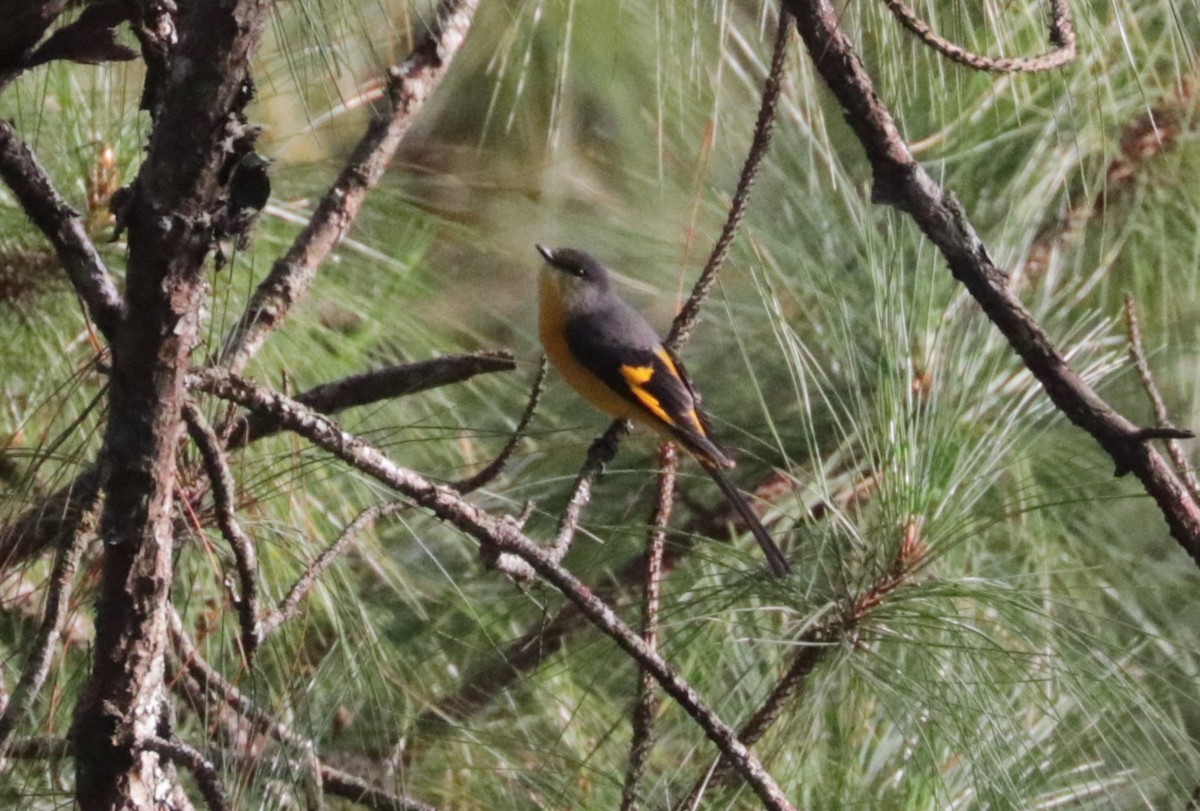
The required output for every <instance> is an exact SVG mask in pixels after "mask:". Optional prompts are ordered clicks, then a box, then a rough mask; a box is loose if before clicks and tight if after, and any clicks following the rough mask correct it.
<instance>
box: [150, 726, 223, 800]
mask: <svg viewBox="0 0 1200 811" xmlns="http://www.w3.org/2000/svg"><path fill="white" fill-rule="evenodd" d="M138 746H139V747H141V748H142V749H145V750H148V751H150V752H154V753H155V754H158V755H161V756H162V757H164V758H166V759H167V760H169V761H170V762H171V763H174V764H175V765H176V766H181V767H183V768H185V769H187V770H188V771H189V772H191V773H192V776H193V777H195V778H196V785H197V786H198V787H199V788H200V794H201V796H203V797H204V802H206V803H208V807H209V808H211V809H212V811H225V809H227V808H229V803H228V801H227V800H226V799H225V789H224V788H223V787H222V786H221V776H220V775H219V774H217V768H216V767H215V766H213V764H212V763H211V762H210V761H209V760H208V759H207V758H205V757H204V755H202V754H200V752H199V751H198V750H196V749H194V748H192V747H191V746H188V745H187V744H186V743H184V742H183V741H176V740H171V741H168V740H166V739H164V738H157V737H151V738H146V739H144V740H141V741H139V742H138Z"/></svg>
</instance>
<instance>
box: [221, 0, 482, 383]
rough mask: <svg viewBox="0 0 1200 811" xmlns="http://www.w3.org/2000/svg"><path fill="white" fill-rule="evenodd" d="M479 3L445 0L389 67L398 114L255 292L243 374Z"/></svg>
mask: <svg viewBox="0 0 1200 811" xmlns="http://www.w3.org/2000/svg"><path fill="white" fill-rule="evenodd" d="M478 5H479V2H478V0H440V2H439V3H438V6H437V10H436V12H435V20H434V21H433V23H432V24H430V26H429V27H428V29H426V31H425V32H424V33H423V34H422V35H421V37H420V39H418V41H417V44H416V46H415V47H414V48H413V51H412V53H410V54H409V56H408V58H407V59H406V60H405V61H404V62H403V63H401V64H400V65H399V66H397V67H394V68H392V69H390V70H389V71H388V96H389V98H390V100H391V103H392V110H391V112H390V113H389V114H388V115H387V116H386V117H384V118H381V119H378V120H376V121H374V122H372V123H371V125H370V126H369V127H368V128H367V131H366V132H365V133H364V134H363V137H362V139H361V140H360V141H359V142H358V146H356V147H355V149H354V152H353V153H352V154H351V156H350V160H349V161H348V162H347V164H346V166H345V167H343V168H342V171H341V173H340V174H339V175H338V177H337V180H335V181H334V183H333V185H332V186H331V187H330V189H329V191H328V192H326V193H325V196H324V197H323V198H321V202H320V203H319V204H318V205H317V209H316V211H315V212H313V216H312V219H310V220H309V221H308V225H307V226H305V228H304V230H303V231H301V232H300V234H299V235H298V236H297V237H296V239H295V241H294V242H293V243H292V246H291V248H289V249H288V252H287V253H286V254H284V256H283V257H281V258H280V259H279V260H278V261H276V262H275V265H274V266H273V267H272V268H271V272H270V274H268V276H267V278H266V279H264V280H263V282H262V284H260V285H259V286H258V289H257V290H255V291H254V295H253V296H252V297H251V299H250V303H249V304H248V305H246V310H245V312H244V313H243V315H242V317H241V319H240V320H239V322H238V325H237V327H236V328H235V329H234V331H233V332H232V334H230V336H229V337H228V339H227V340H226V341H225V346H224V349H223V350H222V352H221V358H220V361H219V362H220V364H221V365H223V366H226V367H228V368H229V369H230V370H231V371H233V372H235V373H237V372H241V371H242V370H244V369H245V368H246V364H247V363H249V362H250V359H251V358H252V357H253V356H254V355H255V353H257V352H258V350H259V348H261V346H262V344H263V342H264V341H266V339H267V336H269V335H270V334H271V333H272V332H273V331H275V330H276V329H278V328H279V325H280V324H282V323H283V320H284V319H285V318H286V317H287V315H288V313H289V312H291V309H292V307H293V306H294V305H295V304H296V302H297V301H299V300H300V299H301V298H303V297H304V296H305V295H306V294H307V292H308V288H309V287H310V286H311V285H312V283H313V281H314V280H315V279H316V275H317V269H318V268H319V267H320V266H321V263H322V262H324V261H325V258H326V257H327V256H328V255H329V253H330V251H332V250H333V249H334V248H335V247H336V246H337V244H338V243H339V242H340V241H341V239H342V237H344V236H345V235H346V233H347V232H348V231H349V230H350V227H351V226H352V225H353V224H354V220H355V219H356V218H357V216H358V212H359V210H360V209H361V208H362V204H363V201H364V200H365V199H366V196H367V193H368V192H369V191H370V190H371V189H372V188H373V187H374V186H375V184H377V183H378V182H379V178H381V177H382V176H383V173H384V170H386V169H387V167H388V165H389V164H390V163H391V161H392V158H393V156H394V155H395V154H396V150H397V148H399V146H400V142H401V141H402V140H403V139H404V136H405V135H406V134H407V133H408V128H409V126H410V125H411V124H412V121H413V119H414V118H415V116H416V113H417V112H418V111H419V110H420V109H421V107H422V106H423V105H424V103H425V100H426V99H427V98H429V96H430V95H431V94H432V93H433V91H434V89H435V88H436V87H437V85H438V83H439V82H440V81H441V79H442V76H443V75H444V74H445V72H446V68H448V67H449V65H450V62H451V60H452V59H453V58H454V55H455V54H456V53H458V50H459V48H460V47H461V46H462V43H463V41H464V40H465V39H466V36H467V32H468V31H469V30H470V27H471V20H472V18H473V16H474V14H475V9H476V7H477V6H478Z"/></svg>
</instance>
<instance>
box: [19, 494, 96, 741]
mask: <svg viewBox="0 0 1200 811" xmlns="http://www.w3.org/2000/svg"><path fill="white" fill-rule="evenodd" d="M93 506H94V505H93ZM90 537H91V534H90V533H88V532H85V531H83V529H82V528H81V527H76V529H75V532H74V534H73V535H72V536H70V537H67V538H64V542H63V544H62V545H61V546H60V547H59V550H58V556H57V558H56V559H55V561H54V569H53V570H52V571H51V573H50V585H49V587H48V589H47V591H46V608H45V611H44V613H43V615H42V624H41V626H40V627H39V628H38V632H37V636H36V637H35V638H34V640H33V645H32V650H31V651H30V653H29V656H28V658H27V659H26V660H25V667H24V668H22V670H21V678H20V680H19V681H18V682H17V687H16V689H15V690H13V693H12V696H10V697H9V700H8V703H7V704H6V705H5V706H4V711H3V713H0V750H3V749H4V744H5V742H6V741H7V740H8V738H9V736H10V735H12V732H13V730H14V729H16V727H17V724H19V723H20V722H21V721H22V720H24V718H25V716H26V715H27V714H28V713H29V707H30V705H31V704H32V703H33V700H34V699H35V698H37V695H38V693H40V692H41V690H42V685H43V684H44V683H45V681H46V676H47V674H48V673H49V672H50V663H51V661H53V659H54V654H55V652H56V651H57V650H58V640H59V637H60V635H61V634H62V628H63V623H64V621H65V620H66V618H67V609H68V607H69V605H68V599H67V598H68V592H69V591H70V588H71V583H72V582H73V581H74V580H75V572H76V571H77V570H78V568H79V558H80V556H82V554H83V549H84V547H85V546H87V542H88V539H89V538H90Z"/></svg>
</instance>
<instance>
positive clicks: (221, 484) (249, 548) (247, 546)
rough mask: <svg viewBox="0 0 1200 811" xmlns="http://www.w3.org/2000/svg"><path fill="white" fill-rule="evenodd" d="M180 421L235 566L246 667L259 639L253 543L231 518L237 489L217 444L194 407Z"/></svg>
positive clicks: (186, 406) (190, 404)
mask: <svg viewBox="0 0 1200 811" xmlns="http://www.w3.org/2000/svg"><path fill="white" fill-rule="evenodd" d="M183 419H184V422H185V423H187V429H188V435H189V436H191V438H192V441H193V442H195V443H196V447H197V448H198V449H199V450H200V457H201V458H202V459H203V460H204V470H205V472H206V473H207V474H208V481H209V484H210V485H211V486H212V493H213V508H214V510H215V511H216V514H217V526H218V527H219V528H220V530H221V535H222V536H223V537H224V538H225V541H226V543H228V544H229V546H230V548H231V549H232V550H233V558H234V561H235V562H236V563H237V571H238V583H239V586H240V589H241V593H240V594H237V595H234V598H233V603H234V606H235V607H236V608H237V612H238V621H239V623H240V624H241V626H242V655H243V656H244V657H245V660H246V665H247V666H249V665H251V664H252V663H253V662H254V652H255V651H256V650H258V643H259V639H260V635H261V632H260V631H259V627H258V563H257V558H256V555H255V553H254V541H252V540H250V537H249V536H248V535H247V534H246V533H245V532H244V531H243V530H242V527H241V524H239V523H238V520H237V516H236V515H234V510H235V509H236V505H237V496H236V495H235V491H236V489H237V486H236V484H235V483H234V481H233V474H232V473H231V472H230V471H229V464H228V463H227V462H226V461H225V453H224V451H223V450H222V449H221V440H220V439H219V438H218V437H217V434H216V432H215V431H214V430H213V429H212V426H211V425H209V424H208V420H206V419H205V418H204V414H203V412H201V411H200V409H199V407H197V406H196V404H195V403H193V402H191V401H188V402H186V403H184V404H183Z"/></svg>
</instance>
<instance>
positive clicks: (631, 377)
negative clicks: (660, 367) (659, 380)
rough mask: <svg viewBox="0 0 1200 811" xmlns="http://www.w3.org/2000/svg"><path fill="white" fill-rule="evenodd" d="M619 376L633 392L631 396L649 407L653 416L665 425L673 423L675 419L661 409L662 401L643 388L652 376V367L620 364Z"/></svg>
mask: <svg viewBox="0 0 1200 811" xmlns="http://www.w3.org/2000/svg"><path fill="white" fill-rule="evenodd" d="M621 376H622V377H624V378H625V382H626V383H628V384H629V390H630V391H631V392H633V396H634V397H636V398H638V400H640V401H641V403H642V405H644V406H645V407H646V408H648V409H650V411H651V412H653V414H654V416H656V417H658V418H659V419H660V420H662V421H663V422H665V423H666V424H667V425H671V426H674V425H675V420H673V419H672V418H671V415H670V414H668V413H667V412H666V411H665V410H664V409H663V407H662V403H660V402H659V401H658V398H657V397H655V396H654V395H653V394H651V393H650V392H648V391H646V389H644V388H643V386H644V385H645V384H646V383H649V382H650V378H652V377H654V367H652V366H622V367H621Z"/></svg>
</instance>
